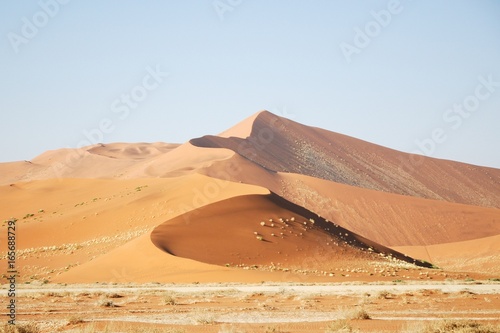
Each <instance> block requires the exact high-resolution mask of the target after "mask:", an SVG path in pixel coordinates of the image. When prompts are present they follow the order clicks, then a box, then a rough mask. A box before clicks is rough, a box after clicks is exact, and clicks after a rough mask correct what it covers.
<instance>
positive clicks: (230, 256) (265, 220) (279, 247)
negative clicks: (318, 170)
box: [151, 194, 414, 271]
mask: <svg viewBox="0 0 500 333" xmlns="http://www.w3.org/2000/svg"><path fill="white" fill-rule="evenodd" d="M187 214H190V213H187ZM151 239H152V241H153V243H154V244H155V245H156V246H157V247H158V248H160V249H162V250H163V251H165V252H167V253H169V254H172V255H175V256H180V257H185V258H190V259H194V260H197V261H201V262H207V263H211V264H217V265H228V266H235V265H242V264H243V265H246V266H249V265H268V266H281V267H288V268H290V267H294V268H304V269H305V268H306V267H307V269H311V270H313V269H314V270H327V271H332V270H334V268H340V267H343V266H346V263H347V262H349V265H350V266H351V267H355V266H360V265H361V266H363V265H366V264H367V263H369V262H377V261H386V259H385V258H381V257H380V256H379V255H378V254H377V253H385V254H387V255H391V256H392V257H394V258H399V259H403V260H406V261H409V262H412V263H413V262H414V260H412V258H405V257H403V256H402V255H401V254H400V253H397V252H394V251H392V250H390V249H388V248H385V247H383V246H381V245H379V244H376V243H374V242H371V241H369V240H367V239H364V238H362V237H359V235H356V234H354V233H352V232H350V231H349V230H346V229H344V228H342V227H339V226H338V225H335V224H333V223H330V222H328V221H325V220H324V219H322V218H321V217H319V216H317V215H316V214H313V213H312V212H310V211H308V210H306V209H304V208H302V207H299V206H296V205H294V204H292V203H290V202H287V201H286V200H283V199H282V198H279V197H278V196H277V195H275V194H270V195H266V196H263V195H246V196H238V197H233V198H229V199H226V200H223V201H219V202H217V203H214V204H211V205H207V206H204V207H201V208H199V209H198V210H197V212H196V216H192V217H190V218H189V221H188V222H186V218H185V217H184V216H179V217H177V218H174V219H171V220H169V221H167V222H165V223H163V224H162V225H160V226H158V227H157V228H155V229H154V230H153V232H152V234H151Z"/></svg>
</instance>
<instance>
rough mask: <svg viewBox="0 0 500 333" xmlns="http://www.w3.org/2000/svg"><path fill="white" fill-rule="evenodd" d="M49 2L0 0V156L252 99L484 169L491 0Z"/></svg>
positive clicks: (488, 143)
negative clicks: (98, 130)
mask: <svg viewBox="0 0 500 333" xmlns="http://www.w3.org/2000/svg"><path fill="white" fill-rule="evenodd" d="M59 1H60V2H58V1H57V0H39V1H27V0H26V1H15V0H1V2H0V36H1V38H0V55H1V57H2V58H1V60H2V61H1V62H0V75H1V80H0V92H1V93H0V110H1V111H0V112H1V113H0V120H1V122H0V129H1V133H2V139H1V141H0V142H1V147H0V161H2V162H5V161H12V160H24V159H26V160H29V159H32V158H33V157H35V156H37V155H38V154H40V153H42V152H44V151H45V150H48V149H57V148H64V147H76V146H78V145H79V144H80V143H82V142H84V140H86V137H85V135H84V132H85V131H87V132H89V131H90V132H92V133H94V134H95V133H96V132H95V131H94V129H96V128H99V126H100V124H101V126H102V127H103V129H104V130H100V134H102V138H101V137H98V136H99V135H97V134H95V135H96V136H95V138H96V139H99V140H98V141H99V142H117V141H119V142H138V141H140V142H155V141H164V142H184V141H187V140H189V139H190V138H193V137H199V136H202V135H205V134H217V133H219V132H222V131H223V130H225V129H227V128H228V127H230V126H232V125H234V124H236V123H237V122H239V121H240V120H242V119H244V118H246V117H248V116H249V115H251V114H253V113H255V112H257V111H259V110H262V109H268V110H270V111H272V112H275V113H277V114H281V115H285V116H288V117H289V118H291V119H293V120H295V121H298V122H301V123H304V124H307V125H312V126H318V127H322V128H325V129H328V130H332V131H335V132H339V133H343V134H347V135H351V136H354V137H358V138H360V139H364V140H367V141H370V142H374V143H377V144H381V145H384V146H388V147H390V148H394V149H398V150H402V151H407V152H412V151H416V150H420V152H422V153H425V154H427V155H430V156H433V157H439V158H446V159H453V160H459V161H464V162H468V163H473V164H479V165H487V166H492V167H496V168H500V153H499V151H500V149H499V148H498V147H499V145H500V1H495V0H490V1H486V0H483V1H481V0H478V1H472V0H471V1H460V0H458V1H457V0H453V1H452V0H448V1H430V0H428V1H415V0H413V1H410V0H401V1H399V4H398V1H396V0H390V1H374V0H370V1H347V0H346V1H326V0H321V1H320V0H316V1H305V0H302V1H298V0H275V1H268V0H216V1H214V0H192V1H182V0H177V1H172V0H170V1H168V0H164V1H159V0H158V1H152V0H149V1H147V0H146V1H131V0H120V1H118V0H115V1H100V0H99V1H97V0H86V1H81V0H72V1H68V0H64V1H63V0H59ZM54 4H58V5H57V7H59V8H57V7H56V6H55V5H54ZM216 7H217V8H216ZM374 13H375V14H374ZM377 13H378V14H377ZM387 13H388V14H389V15H390V17H389V16H388V15H387ZM375 16H378V21H377V20H376V18H375ZM33 27H34V28H35V29H37V31H33V29H32V28H33ZM30 28H31V30H30ZM359 31H361V33H362V34H364V36H362V35H361V34H360V33H359ZM354 48H356V49H355V53H352V54H350V55H349V54H348V51H346V50H349V51H353V50H354ZM342 50H344V51H342ZM346 52H347V53H346ZM152 71H159V72H160V74H159V76H158V75H157V80H154V78H153V77H150V75H151V74H149V73H150V72H152ZM162 72H168V76H165V75H163V74H161V73H162ZM488 81H489V82H490V83H487V82H488ZM485 82H486V83H485ZM123 95H132V97H131V98H132V100H131V101H129V102H128V103H129V104H127V102H126V100H125V99H123V98H126V97H124V96H123ZM134 96H135V97H134ZM454 104H456V105H457V109H455V110H454V109H453V106H454ZM458 108H462V111H459V109H458ZM467 110H469V111H467ZM103 122H104V123H103ZM433 132H435V134H434V135H435V137H434V139H431V138H432V135H433V134H432V133H433ZM416 140H419V142H423V146H422V144H421V146H420V147H419V145H418V144H417V143H416ZM430 140H433V141H434V143H431V142H430Z"/></svg>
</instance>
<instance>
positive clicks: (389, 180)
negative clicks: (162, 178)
mask: <svg viewBox="0 0 500 333" xmlns="http://www.w3.org/2000/svg"><path fill="white" fill-rule="evenodd" d="M190 142H191V143H192V144H193V145H195V146H199V147H211V148H228V149H231V150H233V151H234V152H236V153H238V154H239V155H241V156H242V157H243V158H245V159H247V160H249V161H251V162H252V163H254V164H256V165H257V166H259V167H261V168H264V169H266V170H269V171H272V172H289V173H297V174H302V175H308V176H312V177H316V178H322V179H326V180H331V181H334V182H338V183H342V184H347V185H352V186H357V187H363V188H367V189H373V190H378V191H384V192H391V193H396V194H404V195H410V196H417V197H421V198H427V199H437V200H446V201H451V202H457V203H463V204H469V205H477V206H485V207H496V208H500V193H499V192H500V191H499V188H500V170H499V169H493V168H487V167H479V166H474V165H470V164H464V163H459V162H453V161H447V160H440V159H435V158H429V157H424V156H417V155H411V154H406V153H402V152H398V151H395V150H392V149H388V148H384V147H381V146H378V145H374V144H371V143H368V142H365V141H362V140H359V139H355V138H352V137H349V136H346V135H341V134H338V133H333V132H329V131H326V130H322V129H319V128H314V127H309V126H305V125H301V124H299V123H296V122H293V121H291V120H288V119H285V118H280V117H278V116H275V115H273V114H272V113H269V112H261V113H259V114H258V115H257V116H256V117H255V119H254V122H253V128H252V133H251V135H250V136H249V137H248V138H245V139H241V138H238V137H230V138H225V137H218V136H204V137H202V138H198V139H192V140H191V141H190Z"/></svg>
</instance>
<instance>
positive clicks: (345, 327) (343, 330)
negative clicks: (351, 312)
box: [325, 319, 355, 333]
mask: <svg viewBox="0 0 500 333" xmlns="http://www.w3.org/2000/svg"><path fill="white" fill-rule="evenodd" d="M351 332H355V331H354V330H353V328H352V326H351V324H350V322H349V320H347V319H338V320H335V321H333V322H332V323H331V324H330V325H328V327H327V328H326V331H325V333H351Z"/></svg>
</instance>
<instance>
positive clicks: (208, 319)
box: [194, 313, 216, 325]
mask: <svg viewBox="0 0 500 333" xmlns="http://www.w3.org/2000/svg"><path fill="white" fill-rule="evenodd" d="M194 321H195V322H196V324H198V325H213V324H215V323H216V321H215V317H214V316H213V315H212V314H210V313H197V314H195V315H194Z"/></svg>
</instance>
